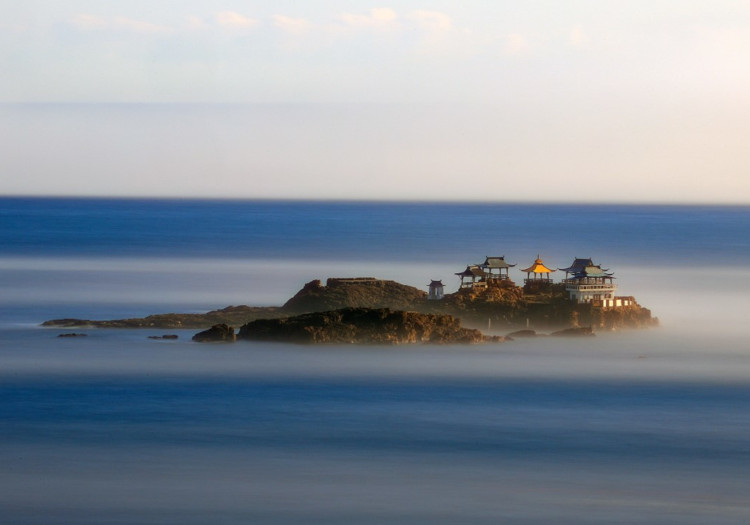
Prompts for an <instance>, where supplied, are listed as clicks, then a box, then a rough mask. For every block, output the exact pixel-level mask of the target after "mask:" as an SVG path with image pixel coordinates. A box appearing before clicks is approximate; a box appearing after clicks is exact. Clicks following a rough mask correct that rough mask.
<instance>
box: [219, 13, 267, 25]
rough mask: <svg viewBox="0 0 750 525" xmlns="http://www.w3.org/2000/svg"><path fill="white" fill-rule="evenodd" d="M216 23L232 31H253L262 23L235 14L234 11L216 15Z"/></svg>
mask: <svg viewBox="0 0 750 525" xmlns="http://www.w3.org/2000/svg"><path fill="white" fill-rule="evenodd" d="M216 23H217V24H219V25H220V26H223V27H227V28H231V29H252V28H254V27H255V26H257V25H258V24H259V23H260V21H258V20H257V19H255V18H250V17H248V16H245V15H241V14H240V13H235V12H234V11H221V12H220V13H216Z"/></svg>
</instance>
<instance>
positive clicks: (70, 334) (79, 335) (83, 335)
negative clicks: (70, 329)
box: [57, 333, 89, 337]
mask: <svg viewBox="0 0 750 525" xmlns="http://www.w3.org/2000/svg"><path fill="white" fill-rule="evenodd" d="M88 335H89V334H74V333H69V334H58V335H57V337H88Z"/></svg>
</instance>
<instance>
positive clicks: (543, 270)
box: [521, 255, 555, 283]
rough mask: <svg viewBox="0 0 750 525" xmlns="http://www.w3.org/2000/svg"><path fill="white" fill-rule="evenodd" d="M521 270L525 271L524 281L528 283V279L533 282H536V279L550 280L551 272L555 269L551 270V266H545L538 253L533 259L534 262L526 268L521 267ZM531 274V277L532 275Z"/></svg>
mask: <svg viewBox="0 0 750 525" xmlns="http://www.w3.org/2000/svg"><path fill="white" fill-rule="evenodd" d="M521 271H522V272H526V280H525V282H527V283H528V282H529V281H534V282H538V281H544V282H549V281H551V280H552V276H551V274H552V272H554V271H555V270H553V269H551V268H547V267H546V266H545V265H544V261H542V258H541V257H540V256H539V255H537V256H536V260H535V261H534V264H532V265H531V266H529V267H528V268H525V269H523V270H521ZM532 274H533V277H532Z"/></svg>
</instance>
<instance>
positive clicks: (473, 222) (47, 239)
mask: <svg viewBox="0 0 750 525" xmlns="http://www.w3.org/2000/svg"><path fill="white" fill-rule="evenodd" d="M748 233H750V209H748V208H719V207H716V208H714V207H652V206H632V207H627V206H615V207H609V206H607V207H605V206H569V205H566V206H551V205H545V206H541V205H526V206H524V205H453V204H440V205H432V204H359V203H348V204H333V203H268V202H266V203H259V202H205V201H142V200H141V201H139V200H130V201H128V200H119V201H118V200H65V199H0V400H2V403H0V425H2V427H1V429H2V431H1V432H0V461H1V462H2V465H3V468H2V469H0V515H1V516H2V519H0V521H1V522H7V523H20V524H23V523H34V524H42V523H44V524H48V523H53V524H54V523H159V524H161V523H181V524H184V523H206V522H216V523H274V524H276V523H282V524H286V523H290V524H291V523H300V524H301V523H306V524H307V523H342V524H343V523H430V524H432V523H446V524H448V523H451V524H453V523H523V524H527V523H551V522H554V523H571V524H574V523H575V524H580V523H674V524H678V523H679V524H685V523H688V524H690V523H695V524H698V523H701V524H703V523H719V524H721V523H737V524H740V523H743V524H744V523H747V522H748V521H749V520H750V500H748V497H747V494H748V490H749V489H750V347H748V344H747V341H748V335H750V334H749V333H748V331H749V330H748V328H747V314H746V304H747V300H746V297H747V295H748V293H750V235H748ZM537 253H540V254H541V255H542V257H543V258H544V259H545V261H547V262H548V263H549V264H550V265H551V266H567V265H568V263H570V262H571V261H572V259H573V257H575V256H578V257H589V256H590V257H593V258H594V259H595V261H596V262H599V263H601V264H602V265H604V266H605V267H609V268H611V269H612V270H613V271H614V272H615V275H616V276H617V278H618V283H619V285H620V293H621V294H623V295H635V296H636V297H637V299H638V300H639V301H640V302H641V303H642V304H644V305H646V306H648V307H650V308H652V310H653V311H654V313H655V314H656V315H658V316H659V317H660V319H661V321H662V325H663V326H662V328H659V329H657V330H649V331H638V332H623V333H611V334H600V335H599V336H598V337H597V338H595V339H593V340H589V339H586V340H573V341H559V340H545V339H540V340H535V341H518V342H516V343H513V344H506V345H500V346H491V347H489V346H488V347H469V348H466V347H430V346H423V347H409V348H391V347H388V348H347V347H320V348H307V347H295V346H289V345H269V344H253V343H240V344H236V345H232V346H213V345H198V344H193V343H191V342H190V341H189V339H190V336H191V335H192V333H193V331H178V332H176V333H179V335H180V339H179V340H178V341H155V340H149V339H147V336H148V335H155V334H161V333H163V331H160V330H156V331H152V330H130V331H128V330H89V331H87V333H88V334H89V335H88V337H86V338H77V339H58V338H57V337H56V336H57V334H58V333H60V332H61V330H48V329H42V328H39V326H38V324H39V323H40V322H41V321H43V320H45V319H48V318H53V317H73V316H79V317H88V318H112V317H127V316H135V315H146V314H149V313H155V312H165V311H204V310H207V309H210V308H214V307H222V306H226V305H228V304H266V305H271V304H281V303H283V302H284V300H286V299H287V298H288V297H289V296H291V295H292V294H293V293H294V292H295V291H296V290H298V289H299V288H300V287H301V286H302V284H304V283H305V282H306V281H309V280H311V279H315V278H322V279H325V278H326V277H329V276H360V275H371V276H377V277H384V278H392V279H396V280H399V281H400V282H404V283H407V284H411V285H414V286H418V287H422V288H424V287H425V285H426V284H427V283H428V282H429V280H430V279H443V282H445V283H446V284H447V287H448V291H453V290H455V288H456V286H457V279H456V278H455V276H454V275H453V274H454V273H455V272H458V271H460V270H462V269H463V268H465V266H466V265H467V264H469V263H476V262H481V261H483V259H484V257H485V256H486V255H505V256H506V258H507V259H508V260H509V261H510V262H514V263H518V264H519V266H521V267H523V266H525V265H526V264H530V263H531V262H532V260H533V259H534V258H535V257H536V255H537ZM512 277H514V278H516V279H517V280H519V279H520V278H521V277H522V276H521V274H520V273H518V272H516V274H514V275H512ZM77 331H81V330H77Z"/></svg>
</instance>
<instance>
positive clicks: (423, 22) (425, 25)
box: [409, 10, 453, 32]
mask: <svg viewBox="0 0 750 525" xmlns="http://www.w3.org/2000/svg"><path fill="white" fill-rule="evenodd" d="M409 18H410V19H412V20H414V21H416V23H417V25H418V26H419V27H420V28H421V29H424V30H426V31H431V32H441V31H450V30H451V29H453V20H452V19H451V17H450V16H448V15H446V14H445V13H441V12H440V11H425V10H417V11H414V12H413V13H412V14H411V15H409Z"/></svg>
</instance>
